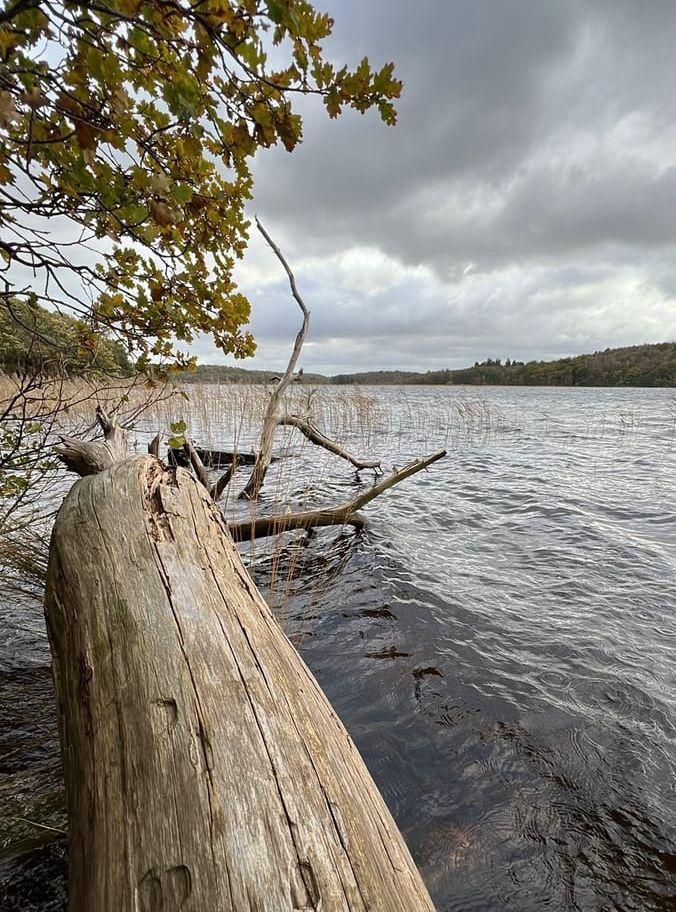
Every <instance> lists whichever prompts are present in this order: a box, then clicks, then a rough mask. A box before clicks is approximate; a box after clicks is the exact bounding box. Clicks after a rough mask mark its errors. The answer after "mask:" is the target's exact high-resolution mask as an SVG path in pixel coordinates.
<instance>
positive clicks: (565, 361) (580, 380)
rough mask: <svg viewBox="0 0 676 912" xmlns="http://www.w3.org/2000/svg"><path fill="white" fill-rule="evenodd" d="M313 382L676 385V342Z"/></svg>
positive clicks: (247, 377) (232, 371) (207, 374)
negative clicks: (566, 355)
mask: <svg viewBox="0 0 676 912" xmlns="http://www.w3.org/2000/svg"><path fill="white" fill-rule="evenodd" d="M275 376H276V375H275V374H274V373H273V372H272V371H250V370H246V369H245V368H241V367H226V366H224V365H217V364H204V365H200V366H199V367H198V368H197V370H196V371H194V372H192V373H190V374H184V375H183V376H182V379H183V380H187V381H192V382H198V383H199V382H202V383H203V382H220V383H224V382H230V383H268V382H271V381H273V380H274V379H275ZM302 379H303V381H305V382H306V383H312V384H322V383H341V384H373V385H380V384H396V385H401V384H408V385H416V384H435V385H446V384H470V385H496V386H676V343H675V342H660V343H657V344H654V345H631V346H629V347H627V348H607V349H606V350H605V351H602V352H594V354H593V355H577V356H576V357H573V358H559V359H558V360H556V361H527V362H524V361H516V360H512V359H511V358H507V359H506V360H505V361H502V360H501V359H500V358H487V359H486V360H485V361H482V362H476V363H475V364H474V366H473V367H466V368H463V369H461V370H435V371H426V372H425V373H415V372H414V371H366V372H361V373H354V374H337V375H335V376H332V377H326V376H322V375H321V374H304V375H303V377H302Z"/></svg>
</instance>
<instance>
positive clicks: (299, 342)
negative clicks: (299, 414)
mask: <svg viewBox="0 0 676 912" xmlns="http://www.w3.org/2000/svg"><path fill="white" fill-rule="evenodd" d="M256 225H257V227H258V230H259V231H260V233H261V234H262V235H263V237H264V238H265V240H266V241H267V242H268V244H269V245H270V247H271V248H272V250H273V251H274V253H275V255H276V256H277V259H278V260H279V261H280V263H281V264H282V266H283V267H284V271H285V272H286V274H287V276H288V279H289V286H290V288H291V294H292V295H293V298H294V300H295V301H296V303H297V304H298V306H299V307H300V309H301V313H302V314H303V322H302V324H301V327H300V329H299V330H298V335H297V336H296V341H295V342H294V344H293V350H292V352H291V357H290V358H289V363H288V364H287V366H286V370H285V371H284V375H283V376H282V378H281V380H279V382H278V383H277V384H276V385H275V388H274V389H273V391H272V393H271V394H270V398H269V399H268V401H267V405H266V407H265V415H264V416H263V430H262V432H261V443H260V447H259V454H258V459H257V460H256V464H255V465H254V467H253V471H252V473H251V475H250V476H249V480H248V481H247V483H246V485H245V487H244V489H243V490H242V491H241V493H240V495H239V496H240V497H243V498H246V499H247V500H255V499H256V498H257V497H258V495H259V494H260V490H261V488H262V487H263V482H264V481H265V476H266V474H267V471H268V468H269V466H270V458H271V456H272V444H273V443H274V439H275V430H276V428H277V416H278V412H279V403H280V401H281V398H282V395H283V394H284V391H285V390H286V388H287V387H288V386H289V384H290V383H291V382H292V381H293V372H294V370H295V368H296V364H297V363H298V358H299V357H300V353H301V350H302V348H303V342H304V341H305V336H306V334H307V329H308V326H309V324H310V311H309V310H308V309H307V307H306V306H305V302H304V301H303V299H302V298H301V296H300V294H299V292H298V288H297V286H296V279H295V277H294V274H293V272H292V271H291V267H290V266H289V264H288V263H287V262H286V260H285V259H284V256H283V254H282V252H281V250H280V249H279V247H278V246H277V245H276V244H275V242H274V241H273V240H272V238H271V237H270V235H269V234H268V233H267V231H266V230H265V228H264V227H263V226H262V225H261V223H260V222H259V221H258V219H256Z"/></svg>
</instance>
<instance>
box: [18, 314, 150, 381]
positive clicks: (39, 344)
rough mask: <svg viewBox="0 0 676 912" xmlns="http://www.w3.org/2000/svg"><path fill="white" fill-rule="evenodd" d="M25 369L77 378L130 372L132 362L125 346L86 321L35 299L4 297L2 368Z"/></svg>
mask: <svg viewBox="0 0 676 912" xmlns="http://www.w3.org/2000/svg"><path fill="white" fill-rule="evenodd" d="M25 371H29V372H38V371H43V372H46V373H48V374H50V373H51V374H60V375H64V374H65V375H67V376H73V377H78V376H81V375H83V374H91V373H97V374H101V375H106V376H108V375H115V376H119V375H123V376H129V375H131V374H132V373H133V367H132V365H131V364H130V362H129V359H128V358H127V354H126V352H125V350H124V348H123V347H122V345H120V344H119V343H118V342H114V341H112V340H110V339H105V338H101V337H100V336H97V335H94V334H92V333H90V332H88V330H87V326H86V324H84V323H83V322H82V321H81V320H76V319H74V318H73V317H70V316H68V315H67V314H60V313H57V312H56V311H52V310H46V309H45V308H44V307H41V306H40V305H39V304H36V303H29V302H26V301H13V302H12V301H3V302H2V304H1V305H0V372H2V373H4V374H16V373H24V372H25Z"/></svg>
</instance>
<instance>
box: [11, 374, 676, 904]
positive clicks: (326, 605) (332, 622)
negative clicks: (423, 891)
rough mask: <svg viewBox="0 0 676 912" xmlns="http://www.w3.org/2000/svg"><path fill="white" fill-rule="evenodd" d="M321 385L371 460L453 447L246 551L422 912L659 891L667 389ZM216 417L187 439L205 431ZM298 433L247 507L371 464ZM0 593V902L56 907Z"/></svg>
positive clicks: (26, 672) (37, 772) (668, 548)
mask: <svg viewBox="0 0 676 912" xmlns="http://www.w3.org/2000/svg"><path fill="white" fill-rule="evenodd" d="M320 399H321V402H322V403H323V404H321V405H320V411H321V415H322V420H323V422H324V424H325V425H326V430H327V431H329V432H331V431H333V432H335V433H337V434H338V435H340V437H341V438H342V439H343V440H344V441H345V442H347V443H349V444H350V446H351V448H353V449H354V450H359V451H362V452H370V453H375V454H377V455H381V456H382V457H383V467H384V468H385V469H386V470H389V469H390V468H391V467H392V466H393V465H397V466H401V465H403V464H404V463H405V462H406V461H407V460H408V459H409V458H412V457H414V456H418V455H421V454H422V453H425V452H429V451H432V450H434V449H437V448H438V447H439V446H445V447H447V448H448V451H449V453H448V456H447V458H446V459H444V460H443V461H441V462H439V463H437V464H435V465H434V466H433V467H432V468H431V469H430V470H429V471H427V472H426V473H424V474H422V475H418V476H416V477H415V478H413V479H410V480H409V481H407V482H404V483H403V484H402V485H401V486H400V487H398V488H396V489H394V490H392V491H390V492H388V493H387V494H385V495H383V497H381V498H379V499H378V500H377V501H375V502H374V503H373V504H371V505H370V506H369V507H368V508H366V510H367V512H368V515H369V517H370V520H371V522H370V525H369V527H368V528H367V530H366V531H365V532H362V533H359V534H356V533H354V532H352V531H345V532H341V531H340V530H337V529H329V530H322V531H321V532H317V533H315V534H313V535H311V536H307V535H306V534H305V533H294V534H288V535H286V536H284V537H283V538H282V539H281V540H279V539H278V540H276V541H274V542H273V541H267V542H257V543H256V545H255V547H254V548H251V547H248V546H247V547H244V548H243V552H244V554H245V556H246V557H247V559H248V561H249V563H250V566H251V567H252V569H253V572H254V575H255V577H256V580H257V582H258V583H259V585H260V586H261V588H262V590H263V591H264V594H265V595H266V596H267V597H268V600H269V602H270V604H271V605H272V607H273V609H274V610H275V613H276V614H277V616H278V618H279V620H280V622H281V623H282V624H283V626H284V628H285V629H286V631H287V633H288V634H289V636H290V637H291V639H292V640H293V642H294V643H295V645H296V646H297V648H298V649H299V650H300V652H301V653H302V655H303V657H304V658H305V660H306V662H307V663H308V665H309V666H310V668H311V669H312V671H313V672H314V673H315V675H316V676H317V678H318V679H319V681H320V683H321V685H322V686H323V687H324V689H325V691H326V692H327V694H328V696H329V697H330V699H331V700H332V702H333V704H334V706H335V707H336V709H337V710H338V712H339V713H340V715H341V716H342V718H343V720H344V721H345V723H346V725H347V727H348V729H349V731H350V733H351V734H352V736H353V737H354V738H355V740H356V742H357V744H358V746H359V748H360V750H361V752H362V754H363V756H364V758H365V760H366V762H367V764H368V766H369V768H370V770H371V772H372V774H373V776H374V777H375V780H376V782H377V784H378V785H379V787H380V788H381V790H382V792H383V794H384V796H385V798H386V800H387V802H388V804H389V806H390V808H391V809H392V811H393V813H394V815H395V817H396V819H397V821H398V823H399V825H400V827H401V829H402V831H403V833H404V835H405V837H406V839H407V841H408V844H409V846H410V848H411V850H412V852H413V855H414V857H415V859H416V861H417V863H418V864H419V866H420V868H421V870H422V873H423V876H424V878H425V881H426V883H427V884H428V887H429V889H430V892H431V894H432V896H433V898H434V900H435V902H436V904H437V908H438V909H439V910H440V912H442V910H443V912H451V910H458V912H460V910H462V912H531V910H532V912H535V910H545V909H552V910H566V912H568V910H571V912H572V910H583V912H597V910H598V912H605V910H608V912H611V910H612V912H615V910H622V912H634V910H635V912H651V910H655V912H657V910H664V912H666V910H671V909H674V907H675V906H676V889H675V887H674V883H675V881H676V802H675V794H674V783H675V781H676V778H675V773H676V754H675V739H674V735H675V721H676V715H675V713H674V704H675V702H676V687H675V674H674V671H675V668H676V662H675V647H676V611H675V609H676V572H675V571H676V496H675V491H674V481H675V480H676V429H675V421H676V399H675V398H674V392H673V390H611V389H601V390H593V389H550V388H545V389H532V388H531V389H526V388H511V389H509V388H494V389H481V390H476V389H461V388H453V387H451V388H407V389H406V390H398V389H392V388H385V389H377V388H362V389H361V390H359V391H358V392H357V393H356V394H354V393H353V392H351V391H350V392H348V391H345V390H342V389H339V390H334V391H330V390H329V391H322V392H321V394H320ZM327 403H328V404H327ZM198 420H199V419H198V417H197V416H195V417H194V421H193V425H194V423H195V422H197V421H198ZM230 424H231V422H228V421H227V420H225V419H223V421H222V422H221V424H220V425H219V426H218V427H217V428H215V429H214V428H213V427H212V428H211V429H210V430H209V434H210V435H211V437H212V438H213V439H214V440H216V441H217V442H221V443H223V444H226V445H227V444H229V443H231V442H232V433H233V430H232V427H231V426H230ZM146 430H148V431H150V430H152V429H151V428H147V429H146ZM203 433H204V434H207V431H206V430H204V431H203ZM294 433H297V432H293V431H290V432H289V433H288V434H287V435H286V436H283V435H280V438H279V440H278V453H279V455H281V456H283V457H284V458H282V459H280V460H279V461H278V462H276V463H275V464H274V466H273V469H272V471H271V475H270V478H269V483H268V485H267V486H266V492H267V494H266V497H265V499H264V501H263V504H262V505H261V508H262V509H265V510H272V509H274V508H275V503H274V502H275V501H276V500H280V501H283V502H290V503H292V504H297V503H299V502H301V501H303V502H305V503H306V504H309V503H329V502H336V501H340V500H346V499H349V498H350V497H351V496H353V495H354V493H355V492H356V491H357V490H358V489H359V487H360V486H363V485H368V484H370V483H371V477H372V476H371V474H370V473H369V472H362V473H361V478H359V477H357V476H356V475H355V473H354V471H353V470H352V469H351V467H350V466H349V465H347V464H346V463H343V462H341V461H340V460H339V459H336V458H335V457H333V456H331V455H329V454H328V453H324V452H318V451H317V450H316V449H314V448H312V447H310V446H309V445H308V444H307V443H306V442H305V441H304V440H303V439H302V438H300V439H299V438H298V437H297V436H296V437H294V436H293V434H294ZM238 434H239V435H240V446H244V445H246V444H248V443H249V442H250V441H252V440H253V434H254V429H253V427H248V426H247V423H246V422H243V424H242V425H241V426H240V427H239V428H238ZM141 436H142V435H141ZM242 480H244V476H243V475H242ZM246 509H247V508H243V507H241V506H240V507H233V505H232V504H228V506H227V510H228V511H229V512H231V511H232V510H236V511H238V512H240V513H241V512H242V510H246ZM2 611H3V614H2V629H1V630H0V666H1V670H2V675H1V678H0V697H1V699H2V706H1V709H0V804H2V806H3V807H4V808H5V811H4V812H3V811H0V816H2V815H3V814H4V818H3V820H2V822H0V846H2V848H3V854H2V857H1V858H0V907H2V909H3V910H5V909H7V910H14V909H17V910H18V909H21V910H41V912H45V910H48V909H49V910H52V909H54V910H56V909H62V908H64V895H65V886H64V884H65V881H64V871H65V849H64V840H63V837H61V836H59V835H58V834H56V833H54V832H53V831H47V830H39V829H38V828H36V827H35V826H34V825H32V824H30V823H28V822H26V820H32V821H36V820H39V821H41V822H42V823H43V825H46V826H51V827H55V828H57V829H58V828H60V827H62V826H63V817H62V810H61V808H62V803H61V802H62V798H61V788H60V783H59V768H58V744H57V740H56V731H55V727H54V719H53V711H52V704H51V700H52V696H51V689H50V688H51V685H50V680H49V673H48V667H47V666H48V648H47V645H46V641H45V635H44V630H43V622H42V618H41V616H40V613H39V611H38V610H37V609H33V608H28V607H24V608H17V607H16V606H12V605H9V606H5V607H4V609H2ZM6 809H9V810H8V811H7V810H6ZM19 818H25V819H24V820H23V821H22V820H20V819H19ZM3 903H4V904H3Z"/></svg>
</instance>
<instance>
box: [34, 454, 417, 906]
mask: <svg viewBox="0 0 676 912" xmlns="http://www.w3.org/2000/svg"><path fill="white" fill-rule="evenodd" d="M46 614H47V621H48V631H49V636H50V641H51V645H52V652H53V671H54V681H55V686H56V694H57V701H58V707H59V724H60V733H61V742H62V752H63V760H64V772H65V778H66V788H67V795H68V810H69V830H70V832H69V843H70V848H69V857H70V909H71V912H75V910H78V912H80V910H84V909H91V910H94V909H95V910H97V912H160V910H162V912H178V910H182V912H254V910H256V912H261V910H265V912H287V910H288V912H301V910H303V912H312V910H314V912H320V910H321V912H366V910H369V912H432V910H433V906H432V903H431V901H430V899H429V896H428V894H427V891H426V889H425V887H424V885H423V882H422V880H421V878H420V875H419V873H418V871H417V869H416V868H415V865H414V864H413V861H412V859H411V857H410V855H409V852H408V850H407V848H406V845H405V844H404V841H403V839H402V837H401V835H400V833H399V831H398V829H397V827H396V825H395V823H394V821H393V819H392V817H391V815H390V813H389V811H388V810H387V807H386V806H385V803H384V802H383V799H382V797H381V796H380V794H379V792H378V790H377V789H376V787H375V785H374V783H373V780H372V779H371V776H370V774H369V773H368V771H367V769H366V767H365V765H364V763H363V761H362V759H361V757H360V755H359V753H358V752H357V750H356V748H355V746H354V744H353V742H352V740H351V739H350V737H349V736H348V734H347V732H346V730H345V728H344V727H343V725H342V723H341V722H340V720H339V719H338V717H337V716H336V714H335V712H334V710H333V709H332V707H331V705H330V704H329V702H328V700H327V699H326V697H325V695H324V694H323V692H322V691H321V689H320V688H319V686H318V684H317V682H316V681H315V679H314V678H313V676H312V675H311V673H310V672H309V670H308V669H307V667H306V666H305V664H304V663H303V661H302V660H301V658H300V657H299V655H298V654H297V653H296V651H295V650H294V648H293V647H292V645H291V644H290V643H289V641H288V639H287V638H286V637H285V636H284V634H283V633H282V631H281V629H280V627H279V626H278V624H277V623H276V621H275V620H274V618H273V617H272V615H271V614H270V611H269V609H268V608H267V606H266V604H265V603H264V601H263V600H262V598H261V597H260V595H259V593H258V591H257V589H256V587H255V586H254V584H253V582H252V581H251V579H250V577H249V576H248V574H247V572H246V570H245V568H244V566H243V564H242V562H241V560H240V557H239V555H238V553H237V551H236V548H235V547H234V545H233V542H232V539H231V537H230V535H229V533H228V531H227V529H226V527H225V523H224V521H223V519H222V517H221V516H220V514H219V512H218V509H217V508H216V506H215V505H214V504H213V503H212V502H211V500H210V498H209V496H208V494H207V492H206V491H205V490H204V488H203V487H202V486H200V485H199V484H198V483H197V482H196V481H195V480H194V479H193V478H192V477H191V476H190V475H189V474H188V473H187V472H185V471H184V470H182V469H167V468H164V467H163V466H162V465H161V464H160V463H159V462H158V461H157V460H156V459H155V458H153V457H152V456H144V457H141V458H134V459H128V460H126V461H123V462H120V463H117V464H115V465H114V466H112V468H109V469H107V470H106V471H103V472H101V473H99V474H97V475H91V476H88V477H86V478H83V479H81V480H80V481H78V482H77V483H76V484H75V485H74V487H73V489H72V490H71V492H70V493H69V495H68V496H67V498H66V500H65V502H64V504H63V506H62V508H61V511H60V513H59V516H58V519H57V522H56V525H55V527H54V532H53V538H52V548H51V557H50V567H49V578H48V587H47V604H46Z"/></svg>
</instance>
